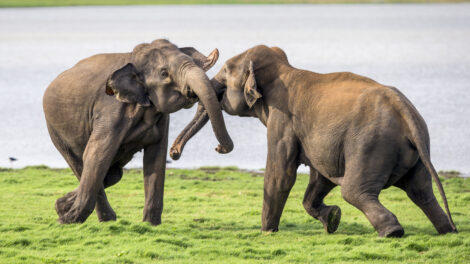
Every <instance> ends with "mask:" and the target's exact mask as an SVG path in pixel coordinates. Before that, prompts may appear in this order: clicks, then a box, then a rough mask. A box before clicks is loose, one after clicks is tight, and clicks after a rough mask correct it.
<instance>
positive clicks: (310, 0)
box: [0, 0, 467, 7]
mask: <svg viewBox="0 0 470 264" xmlns="http://www.w3.org/2000/svg"><path fill="white" fill-rule="evenodd" d="M466 1H467V0H135V1H133V0H0V7H33V6H82V5H198V4H332V3H334V4H356V3H452V2H466Z"/></svg>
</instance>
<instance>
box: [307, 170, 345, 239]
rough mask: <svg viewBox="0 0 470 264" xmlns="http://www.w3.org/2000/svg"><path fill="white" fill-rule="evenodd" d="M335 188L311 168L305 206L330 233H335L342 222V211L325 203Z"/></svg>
mask: <svg viewBox="0 0 470 264" xmlns="http://www.w3.org/2000/svg"><path fill="white" fill-rule="evenodd" d="M335 186H336V185H335V184H334V183H332V182H331V181H329V180H328V179H326V178H325V177H323V176H322V175H321V174H320V173H319V172H317V171H316V170H315V169H313V168H310V182H309V184H308V186H307V190H306V191H305V195H304V200H303V206H304V208H305V210H306V211H307V213H308V214H309V215H311V216H312V217H314V218H315V219H318V220H320V222H321V223H322V224H323V228H325V231H326V232H328V233H334V232H335V231H336V230H337V229H338V226H339V222H340V220H341V209H340V208H339V207H338V206H336V205H333V206H327V205H325V204H324V203H323V199H324V198H325V196H326V195H327V194H328V193H329V192H330V191H331V190H332V189H333V188H334V187H335Z"/></svg>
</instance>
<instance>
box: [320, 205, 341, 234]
mask: <svg viewBox="0 0 470 264" xmlns="http://www.w3.org/2000/svg"><path fill="white" fill-rule="evenodd" d="M317 219H318V220H320V222H321V223H322V224H323V228H325V231H326V232H327V233H329V234H332V233H334V232H335V231H336V230H337V229H338V226H339V222H340V220H341V208H339V207H338V206H336V205H333V206H326V207H324V209H323V210H322V211H321V213H320V216H319V217H318V218H317Z"/></svg>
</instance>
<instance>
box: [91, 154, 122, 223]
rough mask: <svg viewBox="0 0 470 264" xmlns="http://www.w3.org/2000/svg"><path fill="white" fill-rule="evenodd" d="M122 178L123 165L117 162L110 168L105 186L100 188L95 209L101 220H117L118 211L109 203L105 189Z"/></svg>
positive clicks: (104, 182) (105, 179) (104, 181)
mask: <svg viewBox="0 0 470 264" xmlns="http://www.w3.org/2000/svg"><path fill="white" fill-rule="evenodd" d="M121 178H122V167H121V165H119V164H118V163H115V164H113V165H112V166H111V167H110V168H109V170H108V173H106V177H105V178H104V180H103V188H101V189H100V190H99V192H98V197H97V199H96V207H95V209H96V214H97V216H98V220H99V221H100V222H107V221H116V213H115V212H114V210H113V208H112V207H111V205H110V204H109V202H108V198H107V197H106V192H105V191H104V189H105V188H108V187H110V186H113V185H114V184H116V183H118V182H119V181H120V180H121Z"/></svg>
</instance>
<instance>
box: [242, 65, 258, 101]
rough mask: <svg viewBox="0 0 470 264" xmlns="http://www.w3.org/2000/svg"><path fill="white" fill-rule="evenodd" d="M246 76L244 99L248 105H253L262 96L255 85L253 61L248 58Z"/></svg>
mask: <svg viewBox="0 0 470 264" xmlns="http://www.w3.org/2000/svg"><path fill="white" fill-rule="evenodd" d="M247 74H248V78H247V79H246V82H245V87H244V90H243V93H244V94H245V100H246V103H247V104H248V107H250V108H251V107H253V105H254V104H255V103H256V100H258V99H259V98H261V97H262V95H261V93H260V92H259V91H258V87H257V86H256V79H255V73H254V71H253V61H251V60H250V62H249V65H248V69H247Z"/></svg>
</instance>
